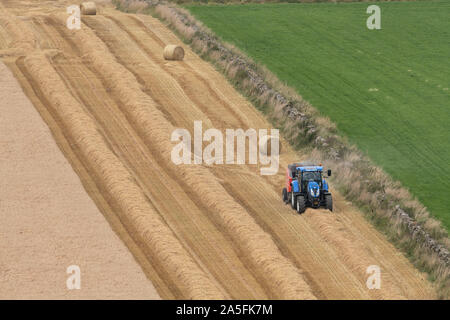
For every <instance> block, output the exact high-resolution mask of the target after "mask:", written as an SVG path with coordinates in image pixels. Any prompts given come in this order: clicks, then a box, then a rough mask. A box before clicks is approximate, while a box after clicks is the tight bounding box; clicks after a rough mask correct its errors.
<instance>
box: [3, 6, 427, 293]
mask: <svg viewBox="0 0 450 320" xmlns="http://www.w3.org/2000/svg"><path fill="white" fill-rule="evenodd" d="M71 4H72V3H71V2H70V1H52V2H42V1H4V2H3V5H0V57H1V59H2V61H3V62H4V63H5V64H6V65H7V66H8V67H9V68H10V69H11V70H12V72H13V73H14V75H15V76H16V77H17V79H18V80H19V82H20V83H21V85H22V87H23V89H24V91H25V93H26V94H27V95H28V97H29V98H30V99H31V101H32V102H33V104H34V105H35V107H36V108H37V110H38V111H39V112H40V114H41V116H42V117H43V119H44V120H45V121H46V123H47V124H48V126H49V127H50V129H51V131H52V133H53V135H54V138H55V139H56V141H57V142H58V144H59V146H60V148H61V149H62V151H63V153H64V154H65V156H66V157H67V159H68V160H69V161H70V163H71V165H72V166H73V168H74V170H75V171H76V172H77V174H78V175H79V176H80V178H81V181H82V182H83V184H84V186H85V188H86V190H87V191H88V193H89V194H90V196H91V197H92V199H93V200H94V201H95V203H96V204H97V206H98V207H99V209H100V210H101V211H102V213H103V214H104V215H105V217H106V218H107V219H108V217H116V218H118V219H116V220H114V219H108V221H109V222H110V224H111V226H112V228H113V229H121V228H124V229H125V230H126V231H127V233H128V235H129V236H130V237H124V239H123V240H124V241H126V242H130V243H132V245H131V244H130V245H129V248H131V249H130V250H131V251H132V253H133V254H134V255H135V257H136V258H137V260H138V261H139V262H140V263H141V265H142V267H143V270H144V271H145V273H146V275H147V276H148V278H149V279H150V280H151V281H152V283H153V284H154V286H155V287H156V289H157V290H158V293H159V295H160V296H161V297H162V298H241V299H243V298H248V299H253V298H262V299H265V298H291V299H316V298H317V299H352V298H354V299H393V298H399V299H402V298H406V299H427V298H428V299H429V298H434V297H435V292H434V289H433V287H432V285H431V284H430V283H429V282H428V281H427V280H426V279H425V278H424V275H423V274H420V273H419V272H418V271H417V270H416V269H414V267H413V266H412V265H411V264H410V263H409V261H408V260H407V259H406V258H405V257H404V256H403V255H402V254H401V253H399V252H398V251H397V250H396V249H395V248H394V247H393V246H392V245H391V244H390V243H389V242H388V241H387V240H386V238H385V237H384V236H383V235H381V234H380V233H379V232H377V231H376V230H375V229H374V228H373V227H372V226H371V225H370V224H369V223H368V222H367V221H366V220H365V219H364V218H363V216H362V214H361V213H360V212H358V211H357V209H356V208H355V207H353V206H352V205H351V204H350V203H348V202H346V201H345V200H343V198H342V197H341V196H340V195H339V193H337V192H335V193H334V198H335V211H334V212H333V213H330V212H327V211H325V210H314V211H312V210H307V212H306V213H305V214H303V215H302V216H300V215H298V214H296V213H295V212H294V211H293V210H292V209H290V208H289V207H287V206H285V205H284V204H283V203H282V201H281V199H280V189H281V186H282V185H283V183H284V170H283V168H285V167H286V166H287V164H288V163H290V162H293V161H297V160H299V159H300V158H301V155H299V154H296V153H294V152H293V151H292V150H291V149H290V148H289V147H288V145H287V144H286V143H283V142H282V143H283V152H282V154H281V157H280V168H281V169H280V171H279V173H278V174H277V175H274V176H261V175H260V174H259V168H258V167H257V166H255V165H239V166H238V165H217V166H206V165H196V166H194V165H179V166H177V165H175V164H173V163H172V162H171V160H170V154H171V150H172V147H173V144H172V143H171V142H170V136H171V133H172V132H173V130H174V129H175V128H187V129H188V130H190V131H192V129H193V123H194V120H201V121H202V122H203V129H204V130H206V129H208V128H217V129H219V130H221V131H225V129H226V128H236V129H237V128H243V129H244V130H245V129H248V128H255V129H258V128H270V125H269V123H268V121H266V119H264V117H263V116H262V115H261V114H260V113H259V112H258V111H257V110H256V109H255V108H254V107H253V106H252V105H251V104H250V103H249V102H248V101H246V100H245V98H243V97H242V96H241V95H240V94H239V93H237V92H236V91H235V90H234V89H233V87H232V86H231V85H230V84H229V83H228V82H227V81H226V80H225V78H224V77H223V76H221V75H220V74H219V73H218V72H217V71H216V70H214V68H213V67H212V66H211V65H209V64H208V63H206V62H204V61H203V60H201V59H200V58H199V57H198V56H197V55H195V54H194V53H193V52H192V51H191V50H190V49H189V48H188V47H186V46H184V49H185V58H184V61H166V60H164V59H163V56H162V53H163V48H164V47H165V46H166V45H167V44H180V45H181V42H180V40H179V39H178V38H177V37H176V36H175V35H174V34H173V33H172V32H170V31H169V30H168V29H167V28H166V27H165V26H164V25H163V24H162V23H161V22H159V21H158V20H156V19H154V18H152V17H149V16H144V15H131V14H124V13H120V12H118V11H116V10H114V9H113V8H112V7H109V6H104V7H101V8H99V9H100V10H99V11H98V14H97V15H96V16H83V17H82V26H81V30H69V29H68V28H66V19H67V14H66V13H65V9H66V7H67V6H69V5H71ZM119 234H120V233H119ZM370 265H378V266H380V268H381V271H382V284H381V289H380V290H369V289H367V287H366V279H367V277H368V275H367V274H366V268H367V267H368V266H370Z"/></svg>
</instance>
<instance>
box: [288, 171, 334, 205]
mask: <svg viewBox="0 0 450 320" xmlns="http://www.w3.org/2000/svg"><path fill="white" fill-rule="evenodd" d="M327 176H328V177H329V176H331V170H328V172H327ZM282 196H283V201H284V202H285V203H286V204H287V203H290V204H291V206H292V208H293V209H295V210H297V212H298V213H303V212H305V210H306V208H307V207H311V208H320V207H324V208H326V209H328V210H330V211H333V198H332V197H331V193H330V192H329V190H328V183H327V182H326V181H325V176H324V175H323V167H322V166H321V165H318V166H316V165H306V164H303V163H293V164H290V165H288V168H287V171H286V187H285V188H283V192H282Z"/></svg>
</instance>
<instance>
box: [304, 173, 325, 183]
mask: <svg viewBox="0 0 450 320" xmlns="http://www.w3.org/2000/svg"><path fill="white" fill-rule="evenodd" d="M321 180H322V177H321V174H320V172H319V171H306V172H303V181H308V182H309V181H316V182H320V181H321Z"/></svg>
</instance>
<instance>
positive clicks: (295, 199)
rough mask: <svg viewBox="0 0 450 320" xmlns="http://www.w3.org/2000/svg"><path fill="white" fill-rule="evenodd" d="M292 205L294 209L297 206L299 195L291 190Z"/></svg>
mask: <svg viewBox="0 0 450 320" xmlns="http://www.w3.org/2000/svg"><path fill="white" fill-rule="evenodd" d="M291 207H292V209H294V210H295V209H296V208H297V196H296V195H294V193H293V192H291Z"/></svg>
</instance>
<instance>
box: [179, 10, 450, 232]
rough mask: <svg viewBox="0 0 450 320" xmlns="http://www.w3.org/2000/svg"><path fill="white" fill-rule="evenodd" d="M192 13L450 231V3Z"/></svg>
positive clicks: (199, 11)
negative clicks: (374, 15)
mask: <svg viewBox="0 0 450 320" xmlns="http://www.w3.org/2000/svg"><path fill="white" fill-rule="evenodd" d="M375 4H377V5H378V6H379V7H380V8H381V30H368V29H367V27H366V20H367V18H368V16H369V14H367V13H366V8H367V7H368V5H369V3H343V4H334V3H315V4H263V5H261V4H249V5H227V6H219V5H208V6H195V5H194V6H187V8H188V9H189V10H190V11H191V13H192V14H193V15H194V16H195V17H196V18H198V19H199V20H200V21H202V22H203V23H204V24H205V25H206V26H208V27H209V28H210V29H211V30H213V31H214V32H215V33H216V34H217V35H218V36H220V37H221V38H222V39H223V40H225V41H227V42H230V43H233V44H235V45H236V46H237V47H239V48H240V49H241V50H242V51H244V52H245V53H247V54H248V55H249V56H250V57H252V58H253V59H254V60H255V61H257V62H260V63H262V64H264V65H265V66H266V67H268V69H269V70H271V71H272V72H273V73H275V74H276V75H277V76H278V77H279V78H280V79H281V80H282V81H284V82H286V83H287V84H288V85H289V86H292V87H294V88H296V89H297V90H298V92H299V93H300V94H301V95H302V96H303V97H304V98H305V99H307V100H308V101H309V102H311V104H312V105H313V106H315V107H316V108H317V109H319V110H320V112H321V113H322V114H324V115H326V116H328V117H330V119H331V120H332V121H334V122H335V123H336V124H337V125H338V128H339V130H340V132H341V133H342V134H344V135H346V136H347V137H348V138H349V140H350V141H352V142H353V143H355V144H357V145H358V146H359V147H360V148H361V149H362V150H364V151H365V152H367V153H368V155H369V156H370V157H371V158H372V159H373V160H374V162H375V163H376V164H378V165H380V166H381V167H383V168H384V169H385V170H386V171H387V172H388V173H389V174H391V175H392V176H393V177H394V178H395V179H397V180H399V181H401V182H402V183H403V185H404V186H406V187H407V188H409V189H410V191H411V192H412V193H413V194H414V195H415V196H417V197H418V199H419V200H420V201H421V202H422V203H423V204H424V205H426V206H427V207H428V209H429V210H430V211H431V213H432V214H433V215H434V216H436V217H438V218H439V219H440V220H441V221H443V223H444V225H445V226H446V228H447V230H450V210H449V209H450V194H449V190H450V99H449V94H450V91H449V87H450V83H449V82H450V81H449V80H450V19H449V12H450V2H448V1H436V2H434V1H433V2H377V3H375Z"/></svg>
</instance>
